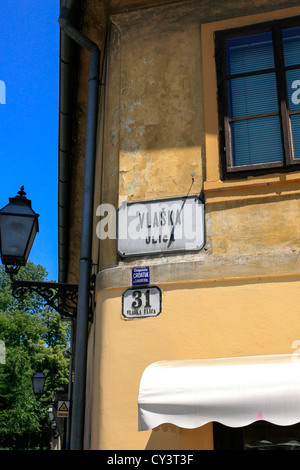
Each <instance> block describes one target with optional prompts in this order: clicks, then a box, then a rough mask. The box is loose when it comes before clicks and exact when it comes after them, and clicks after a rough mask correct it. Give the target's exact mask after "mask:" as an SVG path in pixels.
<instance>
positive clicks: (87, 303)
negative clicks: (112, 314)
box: [0, 186, 95, 448]
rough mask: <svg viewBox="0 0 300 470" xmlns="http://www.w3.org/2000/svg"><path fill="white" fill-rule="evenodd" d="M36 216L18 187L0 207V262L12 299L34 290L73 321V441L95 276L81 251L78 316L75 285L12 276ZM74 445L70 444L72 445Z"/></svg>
mask: <svg viewBox="0 0 300 470" xmlns="http://www.w3.org/2000/svg"><path fill="white" fill-rule="evenodd" d="M38 217H39V215H38V214H36V213H35V212H34V211H33V210H32V208H31V201H29V200H28V199H27V198H26V193H25V192H24V187H23V186H22V188H21V190H20V191H19V192H18V195H17V196H16V197H14V198H9V204H8V205H6V206H5V207H3V208H2V209H1V210H0V255H1V261H2V263H3V264H4V265H5V271H6V272H7V273H8V274H9V275H10V278H11V286H12V295H13V296H14V297H15V298H17V299H19V298H21V297H23V295H24V294H26V293H27V292H28V291H29V292H34V293H37V294H39V295H41V296H42V297H43V298H44V300H45V301H46V303H47V305H49V306H50V307H52V308H53V309H54V310H56V311H57V312H59V313H60V315H61V316H62V317H63V318H66V319H71V320H76V329H77V334H76V344H75V356H76V357H75V368H76V370H75V379H74V402H75V401H76V404H77V405H76V407H75V410H76V413H77V414H76V416H75V417H74V416H73V417H72V429H73V428H74V434H75V437H74V442H77V440H78V436H80V438H81V437H82V435H83V434H82V432H83V431H82V430H83V416H84V406H83V403H84V402H83V400H82V395H83V394H84V387H85V373H86V372H85V369H86V338H87V322H88V321H93V314H92V312H93V298H94V283H95V276H92V277H90V278H89V277H88V273H87V270H86V265H87V262H89V261H88V259H87V257H86V256H83V255H82V254H81V260H80V263H81V264H80V267H81V268H80V272H79V279H80V281H79V283H80V286H81V288H80V294H79V308H78V311H79V313H78V315H77V305H78V284H65V283H58V282H31V281H18V280H16V279H14V276H15V275H16V274H17V273H18V272H19V269H20V267H21V266H25V264H26V262H27V259H28V256H29V253H30V250H31V247H32V244H33V241H34V239H35V236H36V234H37V232H38V230H39V228H38ZM88 225H89V224H88ZM82 261H83V262H84V263H82ZM35 379H36V380H37V379H39V380H41V377H38V376H36V377H35ZM75 388H76V390H75ZM76 445H77V444H76ZM76 445H75V444H74V447H75V448H76Z"/></svg>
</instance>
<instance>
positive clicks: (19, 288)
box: [11, 279, 93, 321]
mask: <svg viewBox="0 0 300 470" xmlns="http://www.w3.org/2000/svg"><path fill="white" fill-rule="evenodd" d="M11 287H12V295H13V297H14V298H15V299H21V298H22V297H23V296H24V295H25V294H26V293H28V292H31V293H33V292H34V293H36V294H38V295H40V296H41V297H43V299H44V300H45V301H46V304H47V305H49V306H50V307H51V308H53V309H54V310H56V311H57V312H59V313H60V314H61V316H62V317H63V318H64V319H76V315H77V303H78V284H64V283H59V282H37V281H36V282H31V281H16V280H14V279H12V282H11ZM92 302H93V284H92V286H91V295H90V309H89V310H90V311H89V320H90V321H92V318H93V317H92Z"/></svg>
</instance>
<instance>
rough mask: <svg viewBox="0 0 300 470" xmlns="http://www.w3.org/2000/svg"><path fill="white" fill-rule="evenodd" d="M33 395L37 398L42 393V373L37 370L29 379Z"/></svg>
mask: <svg viewBox="0 0 300 470" xmlns="http://www.w3.org/2000/svg"><path fill="white" fill-rule="evenodd" d="M31 380H32V388H33V393H34V394H35V395H37V396H41V395H42V394H43V392H44V386H45V380H46V377H45V376H44V374H43V372H42V371H41V370H40V369H38V370H37V371H36V373H35V374H34V375H33V376H32V377H31Z"/></svg>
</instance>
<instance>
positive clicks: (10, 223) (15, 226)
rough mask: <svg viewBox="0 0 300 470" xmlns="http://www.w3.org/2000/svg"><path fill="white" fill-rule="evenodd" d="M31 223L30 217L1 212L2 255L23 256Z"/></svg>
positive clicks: (32, 220)
mask: <svg viewBox="0 0 300 470" xmlns="http://www.w3.org/2000/svg"><path fill="white" fill-rule="evenodd" d="M33 223H34V219H33V218H32V217H22V216H11V215H5V214H1V217H0V230H1V255H2V256H11V257H18V258H23V257H24V258H25V253H26V248H27V245H28V239H29V237H30V235H31V231H32V227H33ZM25 261H26V259H25Z"/></svg>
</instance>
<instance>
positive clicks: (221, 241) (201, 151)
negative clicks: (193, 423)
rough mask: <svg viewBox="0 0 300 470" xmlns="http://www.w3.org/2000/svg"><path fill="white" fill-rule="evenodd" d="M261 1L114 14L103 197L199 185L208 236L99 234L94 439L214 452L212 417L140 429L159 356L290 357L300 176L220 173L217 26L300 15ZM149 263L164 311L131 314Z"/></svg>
mask: <svg viewBox="0 0 300 470" xmlns="http://www.w3.org/2000/svg"><path fill="white" fill-rule="evenodd" d="M256 3H257V5H255V6H253V5H252V6H251V7H249V6H247V2H239V4H238V5H236V3H235V2H234V5H233V3H232V2H224V4H222V6H220V2H215V1H213V2H203V5H202V2H201V5H199V2H193V1H192V2H184V3H183V4H179V5H173V6H169V7H160V8H155V9H151V10H149V11H141V12H140V11H139V12H133V13H128V14H124V15H116V16H114V17H112V18H111V21H112V31H111V37H110V41H111V42H110V48H109V56H108V59H107V60H108V62H107V72H106V77H105V80H106V83H107V88H106V91H105V100H104V101H105V102H104V103H102V105H101V106H102V107H101V112H102V121H101V122H102V124H103V126H102V129H103V133H101V132H100V131H99V142H98V163H97V168H99V172H100V170H101V172H102V174H101V178H99V180H98V182H97V187H98V191H99V194H98V196H97V197H96V201H95V206H96V205H97V204H99V203H110V204H112V205H114V207H116V208H117V207H118V206H119V205H120V203H121V202H123V201H124V200H125V201H126V200H127V201H128V202H132V201H143V200H147V199H160V198H163V197H172V196H185V195H187V194H195V195H196V194H201V195H203V196H204V197H205V229H206V243H205V246H204V248H203V249H202V250H201V251H200V252H197V253H180V254H176V255H168V256H167V255H161V256H156V257H145V258H138V257H137V258H135V259H134V258H132V259H126V260H123V259H121V258H119V257H118V255H117V253H116V240H109V239H106V240H101V242H100V243H99V240H98V239H97V237H96V236H95V239H94V260H96V259H98V260H99V266H100V269H99V274H98V276H97V284H96V307H95V312H94V319H93V323H92V324H91V325H90V332H89V363H88V385H87V420H86V444H85V445H86V448H91V449H212V448H213V434H212V424H207V425H206V426H204V427H202V428H198V429H196V430H184V429H179V428H177V427H175V426H172V425H169V424H166V425H163V426H160V427H159V428H158V429H156V430H153V431H143V432H138V430H137V429H138V417H137V411H138V410H137V396H138V389H139V382H140V379H141V376H142V373H143V370H144V369H145V368H146V367H147V366H148V365H149V364H151V363H152V362H155V361H159V360H172V359H201V358H203V359H205V358H218V357H231V356H247V355H251V356H252V355H264V354H281V353H282V354H286V353H293V352H294V347H295V346H294V345H295V341H297V340H298V339H299V336H300V332H298V329H297V325H298V317H299V295H298V292H299V288H300V285H299V280H300V279H299V273H300V269H299V268H300V266H299V263H300V261H299V256H298V254H299V249H300V246H299V243H300V242H299V240H300V224H299V214H300V198H299V196H300V192H299V188H300V186H299V183H300V174H298V173H290V174H289V175H284V174H277V175H276V174H273V175H272V176H264V177H263V176H260V177H249V178H246V179H245V180H242V181H238V180H236V181H228V182H224V181H221V179H220V173H219V153H218V116H217V101H216V96H217V95H216V92H217V91H216V80H215V73H216V72H215V63H214V42H213V33H214V31H215V30H217V29H226V28H229V27H234V26H239V25H244V24H252V23H256V22H262V21H266V20H270V19H274V18H279V17H284V16H286V17H288V16H295V15H296V14H300V9H299V7H292V8H287V9H285V10H280V7H282V6H283V2H280V1H277V2H275V3H274V2H273V4H272V5H271V4H270V2H269V1H266V0H261V1H258V2H256ZM296 3H297V2H290V5H293V4H294V5H295V4H296ZM274 5H275V6H276V5H278V10H277V11H269V10H273V9H274V8H275V6H274ZM258 9H259V11H260V12H261V13H260V14H259V15H258V14H255V10H256V11H257V10H258ZM224 17H226V18H231V17H232V18H233V19H226V20H224V19H223V18H224ZM103 116H104V117H103ZM102 124H101V125H102ZM191 173H194V174H195V183H194V184H193V185H192V186H191V182H192V180H191ZM99 174H100V173H99ZM96 179H97V176H96ZM99 181H100V182H99ZM96 222H97V219H96V220H95V225H96ZM139 265H140V266H149V267H150V277H151V284H154V285H157V286H159V287H160V288H161V290H162V312H161V314H160V315H159V316H158V317H156V318H146V319H136V320H125V319H124V318H123V317H122V294H123V292H124V291H125V290H126V289H127V288H128V287H130V286H131V269H132V267H135V266H139Z"/></svg>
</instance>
